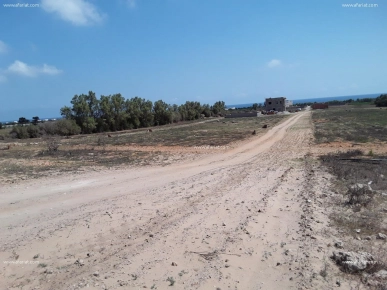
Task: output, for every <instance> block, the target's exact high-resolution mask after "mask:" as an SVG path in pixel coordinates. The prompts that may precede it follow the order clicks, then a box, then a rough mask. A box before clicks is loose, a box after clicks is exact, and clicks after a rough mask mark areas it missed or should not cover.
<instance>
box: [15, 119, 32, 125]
mask: <svg viewBox="0 0 387 290" xmlns="http://www.w3.org/2000/svg"><path fill="white" fill-rule="evenodd" d="M29 122H30V120H28V119H26V118H24V117H20V118H19V121H18V123H19V124H22V125H23V124H27V123H29Z"/></svg>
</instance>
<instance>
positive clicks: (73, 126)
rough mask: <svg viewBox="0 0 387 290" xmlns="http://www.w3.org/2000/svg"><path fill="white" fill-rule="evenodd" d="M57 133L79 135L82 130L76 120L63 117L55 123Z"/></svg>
mask: <svg viewBox="0 0 387 290" xmlns="http://www.w3.org/2000/svg"><path fill="white" fill-rule="evenodd" d="M54 124H55V133H56V134H57V135H60V136H70V135H77V134H79V133H80V132H81V128H80V127H79V126H78V125H77V123H76V122H75V121H74V120H68V119H61V120H58V121H56V122H55V123H54Z"/></svg>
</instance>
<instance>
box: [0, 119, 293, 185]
mask: <svg viewBox="0 0 387 290" xmlns="http://www.w3.org/2000/svg"><path fill="white" fill-rule="evenodd" d="M286 117H288V116H286V115H283V116H269V117H260V118H238V119H220V120H217V119H213V120H209V121H207V122H203V120H200V121H194V122H190V123H187V122H185V123H183V124H181V125H180V126H179V125H170V126H160V127H156V128H153V129H152V131H153V132H147V130H146V129H141V130H131V131H125V132H114V133H110V135H111V136H112V137H111V138H110V137H108V136H107V134H90V135H78V136H72V137H70V138H63V137H62V138H60V137H49V138H48V137H46V138H36V139H26V140H17V143H18V145H19V146H13V147H12V148H11V149H10V150H0V181H1V180H3V181H9V182H12V181H14V182H15V181H17V180H19V179H27V178H39V177H41V176H44V175H46V174H50V175H53V174H60V173H63V172H79V171H82V170H99V169H104V168H106V167H108V168H114V167H123V166H146V165H149V164H159V165H163V166H164V165H168V164H170V163H172V162H176V161H177V160H183V159H187V158H192V157H193V153H191V154H190V153H189V152H188V153H187V152H179V151H173V152H172V151H168V150H159V148H160V149H162V148H163V146H174V147H180V148H190V147H195V146H203V145H208V146H219V145H220V146H227V145H228V144H230V143H232V142H235V141H241V140H244V139H246V138H251V137H252V135H251V133H252V132H253V130H256V132H257V135H259V134H262V133H264V132H266V130H267V129H262V128H261V127H262V125H263V124H268V125H269V127H273V126H275V125H276V124H277V123H279V122H280V121H282V120H284V119H285V118H286ZM13 141H14V140H13ZM8 142H9V140H8ZM1 143H3V144H4V147H5V146H6V144H9V143H7V142H5V141H1V140H0V147H2V144H1ZM133 146H140V147H141V148H140V149H141V150H140V149H138V150H136V149H133ZM147 148H150V149H151V150H147ZM161 151H162V152H161Z"/></svg>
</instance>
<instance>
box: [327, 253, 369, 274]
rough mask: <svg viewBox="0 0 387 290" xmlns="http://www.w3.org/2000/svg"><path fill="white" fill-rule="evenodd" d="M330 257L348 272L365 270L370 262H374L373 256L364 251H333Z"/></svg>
mask: <svg viewBox="0 0 387 290" xmlns="http://www.w3.org/2000/svg"><path fill="white" fill-rule="evenodd" d="M331 258H332V259H333V260H334V261H335V262H336V263H337V264H338V265H339V266H341V267H342V268H344V269H346V270H348V272H359V271H362V270H365V269H366V268H367V266H368V265H369V264H371V263H375V262H374V261H375V260H374V257H373V256H372V255H371V254H369V253H366V252H359V253H356V252H335V251H334V252H333V254H332V256H331Z"/></svg>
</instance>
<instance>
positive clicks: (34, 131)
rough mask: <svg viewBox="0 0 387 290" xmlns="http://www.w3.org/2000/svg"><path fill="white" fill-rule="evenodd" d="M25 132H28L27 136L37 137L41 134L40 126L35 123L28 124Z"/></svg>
mask: <svg viewBox="0 0 387 290" xmlns="http://www.w3.org/2000/svg"><path fill="white" fill-rule="evenodd" d="M27 133H28V137H30V138H38V137H40V135H41V133H40V128H39V127H38V126H35V125H31V126H28V127H27Z"/></svg>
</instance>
